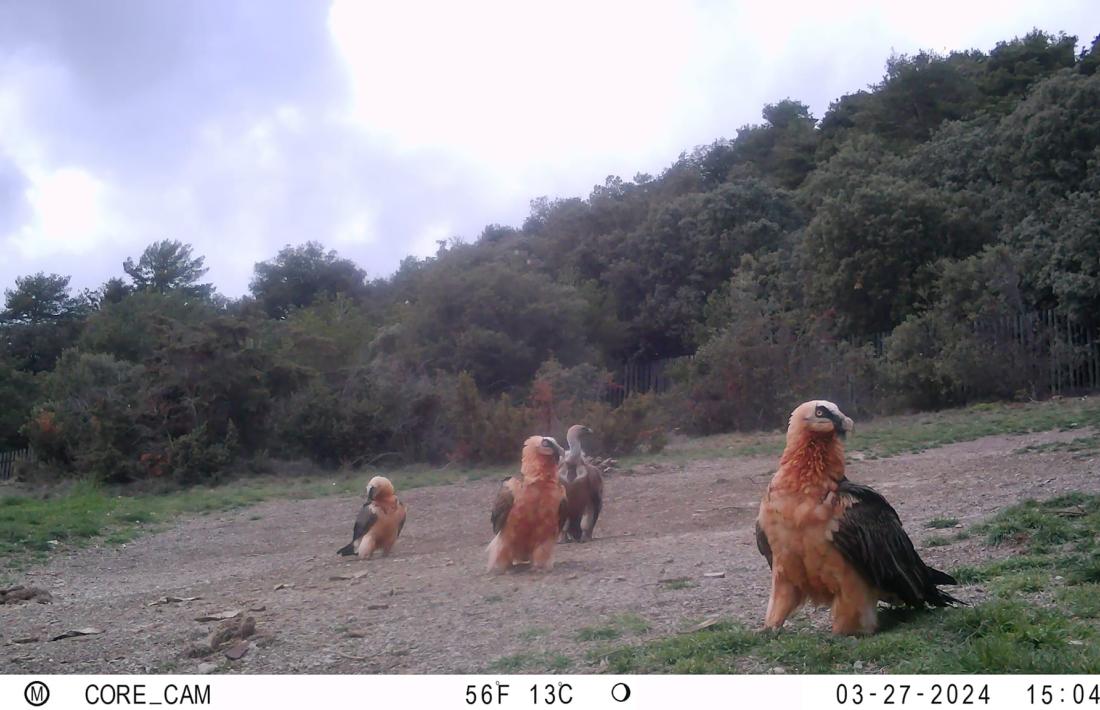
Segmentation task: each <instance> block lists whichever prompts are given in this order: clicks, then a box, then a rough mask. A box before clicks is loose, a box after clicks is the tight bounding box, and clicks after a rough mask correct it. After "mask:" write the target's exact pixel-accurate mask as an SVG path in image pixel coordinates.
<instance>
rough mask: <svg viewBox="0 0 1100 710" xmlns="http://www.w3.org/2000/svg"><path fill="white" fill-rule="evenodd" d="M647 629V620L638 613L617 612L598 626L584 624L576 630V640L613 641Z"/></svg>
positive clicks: (642, 632)
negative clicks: (584, 625)
mask: <svg viewBox="0 0 1100 710" xmlns="http://www.w3.org/2000/svg"><path fill="white" fill-rule="evenodd" d="M648 630H649V622H648V621H646V620H645V618H644V617H642V616H639V615H638V614H617V615H615V616H612V617H611V618H610V619H608V621H607V623H606V624H602V625H600V626H586V627H584V628H582V629H580V630H579V631H578V632H577V640H578V641H614V640H615V639H619V638H622V637H623V636H637V635H639V634H644V633H645V632H646V631H648Z"/></svg>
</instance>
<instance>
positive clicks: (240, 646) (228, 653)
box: [225, 641, 251, 661]
mask: <svg viewBox="0 0 1100 710" xmlns="http://www.w3.org/2000/svg"><path fill="white" fill-rule="evenodd" d="M250 647H251V644H249V643H248V641H238V642H237V643H235V644H233V645H232V646H230V647H229V648H227V649H225V657H226V658H228V659H229V660H231V661H239V660H241V659H242V658H244V655H245V654H246V653H248V649H249V648H250Z"/></svg>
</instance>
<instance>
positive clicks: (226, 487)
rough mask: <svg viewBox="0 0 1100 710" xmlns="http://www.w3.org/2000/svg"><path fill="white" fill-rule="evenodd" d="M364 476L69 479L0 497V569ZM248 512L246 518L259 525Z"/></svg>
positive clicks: (420, 479) (416, 473)
mask: <svg viewBox="0 0 1100 710" xmlns="http://www.w3.org/2000/svg"><path fill="white" fill-rule="evenodd" d="M508 473H510V469H506V468H503V467H488V468H484V469H478V470H447V469H430V468H425V467H409V468H403V469H397V470H394V471H390V472H387V475H388V476H389V477H390V479H391V480H393V481H394V485H395V487H396V488H397V489H398V491H399V492H400V491H402V490H408V489H410V488H419V487H423V486H431V485H440V484H443V483H453V482H455V481H460V480H476V479H481V478H488V477H500V478H503V477H504V476H505V475H507V474H508ZM367 478H368V476H366V475H365V474H361V473H352V472H338V473H334V474H332V475H329V476H321V475H309V476H295V477H282V476H263V477H254V478H242V479H239V480H236V481H232V482H229V483H225V484H222V485H218V486H195V487H192V488H186V489H172V490H160V491H147V492H137V491H136V490H134V489H112V488H107V487H104V486H100V485H97V484H96V483H94V482H91V481H77V482H73V483H71V484H69V485H66V486H59V487H57V488H54V489H51V490H48V491H46V492H44V493H38V494H29V493H24V494H14V495H5V496H3V497H0V569H4V568H7V569H21V568H23V567H25V566H26V565H28V564H31V563H34V562H41V561H42V560H44V559H45V558H46V556H47V555H48V554H49V553H50V552H51V551H53V550H55V549H59V548H61V547H70V548H72V547H83V546H86V545H89V544H93V543H97V542H98V543H102V544H107V545H120V544H124V543H126V542H129V541H130V540H133V539H134V538H135V537H136V536H138V535H140V534H141V533H143V532H147V531H149V530H155V529H158V528H159V527H160V526H162V525H163V524H165V523H168V522H170V521H171V520H173V519H175V518H177V517H179V516H181V515H195V514H200V515H201V514H208V513H216V512H224V511H228V510H237V509H240V508H245V507H247V506H250V505H255V504H256V503H260V502H263V501H267V500H279V499H292V500H304V499H309V498H321V497H325V496H332V495H337V496H352V495H359V494H361V493H362V491H363V486H364V484H365V481H366V479H367ZM261 517H262V516H259V515H252V516H250V518H249V520H253V521H255V520H260V519H261Z"/></svg>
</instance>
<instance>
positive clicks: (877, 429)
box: [620, 397, 1100, 467]
mask: <svg viewBox="0 0 1100 710" xmlns="http://www.w3.org/2000/svg"><path fill="white" fill-rule="evenodd" d="M1087 427H1100V398H1096V397H1093V398H1072V399H1060V400H1050V401H1046V402H1029V403H991V404H975V405H971V406H969V407H964V408H960V409H947V410H943V411H939V412H927V413H922V414H909V415H900V416H890V417H881V418H878V419H870V420H867V421H865V422H863V421H861V422H856V428H855V431H854V432H853V433H852V435H851V436H850V437H849V438H848V454H849V456H855V457H862V458H865V459H876V458H888V457H890V456H897V455H899V454H905V453H915V452H920V451H925V450H928V449H934V448H937V447H940V446H946V445H947V444H955V443H959V442H963V441H973V440H974V439H980V438H982V437H984V436H993V435H998V434H1001V435H1003V434H1027V433H1032V432H1040V431H1052V430H1074V429H1083V428H1087ZM1074 442H1077V443H1076V444H1074V443H1073V442H1065V443H1058V444H1044V445H1039V446H1037V447H1028V448H1027V449H1026V450H1028V451H1030V450H1033V449H1034V450H1039V451H1045V450H1069V451H1091V450H1093V448H1100V434H1098V435H1095V436H1086V437H1081V438H1078V439H1075V440H1074ZM783 444H784V435H783V433H782V432H781V431H774V432H766V433H750V434H745V433H737V434H715V435H712V436H705V437H699V438H696V439H691V440H689V441H686V442H680V443H676V444H673V445H671V446H669V447H667V448H666V449H665V450H664V451H662V452H661V453H658V454H651V455H644V456H642V455H639V456H629V457H625V458H623V459H622V460H621V461H620V464H621V465H623V466H626V467H630V466H634V465H639V464H643V463H671V464H686V463H690V462H692V461H698V460H707V459H722V458H732V457H746V456H767V457H777V456H779V454H780V453H782V451H783ZM1044 447H1046V448H1044ZM1090 447H1092V448H1090ZM1020 451H1024V450H1023V449H1022V450H1020Z"/></svg>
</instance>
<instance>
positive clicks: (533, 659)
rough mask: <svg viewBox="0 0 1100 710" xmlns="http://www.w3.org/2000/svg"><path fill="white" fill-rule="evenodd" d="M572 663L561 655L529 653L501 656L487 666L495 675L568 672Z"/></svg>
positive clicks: (541, 652) (538, 652)
mask: <svg viewBox="0 0 1100 710" xmlns="http://www.w3.org/2000/svg"><path fill="white" fill-rule="evenodd" d="M572 665H573V661H572V660H571V659H570V658H569V657H568V656H566V655H563V654H561V653H549V652H543V651H529V652H523V653H514V654H512V655H510V656H502V657H500V658H498V659H496V660H495V661H493V662H492V663H490V664H489V668H488V670H489V671H491V672H496V673H551V672H558V673H560V672H561V671H565V670H568V669H569V668H570V667H571V666H572Z"/></svg>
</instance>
